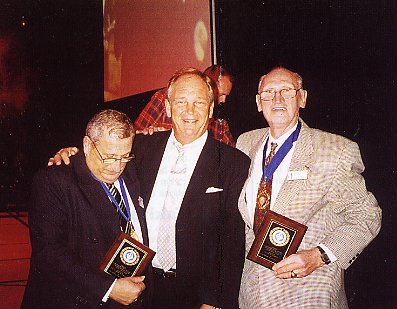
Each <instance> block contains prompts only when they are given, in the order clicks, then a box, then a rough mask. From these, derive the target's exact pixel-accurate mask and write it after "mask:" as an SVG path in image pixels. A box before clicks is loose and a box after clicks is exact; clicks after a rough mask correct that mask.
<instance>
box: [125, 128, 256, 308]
mask: <svg viewBox="0 0 397 309" xmlns="http://www.w3.org/2000/svg"><path fill="white" fill-rule="evenodd" d="M169 135H170V131H168V132H159V133H156V134H154V135H152V136H139V135H138V136H136V139H135V142H134V146H133V147H134V154H135V157H136V163H137V164H136V166H137V168H138V178H139V180H140V183H141V196H142V197H143V199H144V203H145V205H146V206H147V204H148V202H149V199H150V196H151V193H152V189H153V186H154V183H155V180H156V176H157V172H158V170H159V166H160V163H161V160H162V157H163V153H164V149H165V146H166V144H167V140H168V137H169ZM249 164H250V160H249V159H248V157H247V156H246V155H244V154H243V153H242V152H240V151H238V150H237V149H235V148H232V147H230V146H227V145H225V144H223V143H221V142H218V141H216V140H214V139H212V138H211V137H209V138H208V139H207V141H206V143H205V145H204V148H203V150H202V152H201V155H200V157H199V159H198V161H197V165H196V167H195V170H194V172H193V175H192V177H191V179H190V183H189V185H188V187H187V189H186V193H185V196H184V199H183V202H182V205H181V208H180V211H179V214H178V218H177V222H176V258H177V279H176V280H177V285H178V293H179V294H180V297H178V300H176V301H179V303H176V306H177V307H178V308H187V307H188V308H192V307H190V304H195V305H197V306H198V305H199V304H202V303H206V304H210V305H218V306H221V307H222V308H224V309H225V308H238V302H237V300H238V291H239V287H240V278H241V273H242V268H243V264H244V240H245V238H244V223H243V221H242V218H241V216H240V214H239V212H238V207H237V201H238V197H239V194H240V192H241V189H242V186H243V184H244V181H245V179H246V177H247V174H248V167H249ZM209 187H215V188H221V189H223V191H221V192H217V193H206V190H207V189H208V188H209ZM178 296H179V295H178ZM187 304H189V305H187ZM177 307H176V308H177Z"/></svg>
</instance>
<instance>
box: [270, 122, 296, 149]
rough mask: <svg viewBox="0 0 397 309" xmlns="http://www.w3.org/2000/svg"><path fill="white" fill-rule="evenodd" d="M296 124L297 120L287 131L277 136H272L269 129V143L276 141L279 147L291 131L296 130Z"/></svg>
mask: <svg viewBox="0 0 397 309" xmlns="http://www.w3.org/2000/svg"><path fill="white" fill-rule="evenodd" d="M297 126H298V122H296V124H295V125H294V126H293V127H292V128H291V129H289V130H288V131H287V132H285V133H284V134H283V135H281V136H280V137H279V138H274V137H273V136H272V134H271V133H270V130H269V143H277V145H278V146H279V147H280V146H281V145H282V144H283V143H284V142H285V140H286V139H287V138H288V137H289V136H290V135H291V133H292V132H294V131H295V130H296V127H297ZM279 147H278V148H279Z"/></svg>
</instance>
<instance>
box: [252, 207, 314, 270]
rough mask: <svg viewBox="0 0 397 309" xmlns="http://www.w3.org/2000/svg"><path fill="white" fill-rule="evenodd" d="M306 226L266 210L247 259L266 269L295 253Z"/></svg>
mask: <svg viewBox="0 0 397 309" xmlns="http://www.w3.org/2000/svg"><path fill="white" fill-rule="evenodd" d="M306 230H307V226H305V225H303V224H301V223H299V222H296V221H294V220H291V219H289V218H287V217H284V216H282V215H280V214H278V213H276V212H273V211H271V210H268V211H267V212H266V215H265V218H264V221H263V224H262V226H261V229H260V231H259V233H258V235H257V236H256V237H255V240H254V242H253V244H252V247H251V249H250V251H249V253H248V256H247V258H248V259H249V260H251V261H254V262H256V263H258V264H261V265H263V266H265V267H267V268H270V269H271V268H272V266H273V265H274V264H276V263H278V262H280V261H281V260H282V259H284V258H286V257H287V256H289V255H291V254H293V253H296V251H297V250H298V247H299V245H300V243H301V242H302V239H303V236H304V235H305V233H306Z"/></svg>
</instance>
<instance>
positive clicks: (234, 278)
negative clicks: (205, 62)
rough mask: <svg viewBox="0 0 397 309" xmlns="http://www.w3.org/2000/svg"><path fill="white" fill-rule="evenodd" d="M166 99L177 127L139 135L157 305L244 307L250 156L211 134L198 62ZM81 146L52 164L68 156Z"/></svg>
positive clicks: (210, 100) (207, 86) (208, 93)
mask: <svg viewBox="0 0 397 309" xmlns="http://www.w3.org/2000/svg"><path fill="white" fill-rule="evenodd" d="M167 97H168V99H167V100H166V101H165V106H166V112H167V116H168V117H171V118H172V123H173V129H172V131H168V132H159V133H155V134H154V135H152V136H148V135H147V136H142V135H140V136H137V138H136V140H135V142H134V154H135V156H136V166H137V168H138V178H139V180H140V182H141V192H142V197H143V200H144V203H145V207H146V219H147V222H148V231H149V244H150V247H151V248H152V249H153V250H154V251H156V252H157V254H156V256H155V258H154V259H153V263H152V265H153V269H152V270H153V288H152V289H151V290H152V291H153V295H152V297H151V299H152V301H151V304H150V307H151V308H156V309H157V308H162V309H165V308H186V309H191V308H214V307H222V308H223V309H228V308H238V291H239V287H240V280H241V273H242V268H243V264H244V223H243V221H242V219H241V216H240V214H239V212H238V208H237V201H238V196H239V194H240V191H241V189H242V186H243V184H244V181H245V179H246V177H247V174H248V166H249V159H248V157H247V156H245V155H244V154H243V153H241V152H240V151H238V150H236V149H235V148H233V147H230V146H228V145H226V144H224V143H221V142H219V141H216V140H214V139H213V138H211V137H209V136H208V132H207V129H208V123H209V118H210V117H211V116H212V112H213V108H214V93H213V89H212V87H211V80H210V79H209V77H208V76H206V75H205V74H203V73H202V72H200V71H199V70H197V69H194V68H185V69H182V70H180V71H178V72H176V73H175V74H174V76H173V77H172V78H171V79H170V81H169V83H168V93H167ZM76 151H77V149H76V148H74V147H71V148H66V149H63V150H61V152H60V154H59V155H56V156H55V160H54V159H50V162H49V163H50V164H52V163H53V162H55V163H56V164H60V163H61V156H62V159H63V160H64V161H65V163H67V162H68V161H69V158H68V156H70V155H71V154H74V153H75V152H76Z"/></svg>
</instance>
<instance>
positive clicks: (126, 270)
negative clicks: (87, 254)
mask: <svg viewBox="0 0 397 309" xmlns="http://www.w3.org/2000/svg"><path fill="white" fill-rule="evenodd" d="M154 255H155V252H154V251H153V250H151V249H150V248H149V247H147V246H145V245H144V244H142V243H140V242H139V241H137V240H135V239H134V238H132V237H131V236H130V235H128V234H126V233H120V234H119V236H118V237H117V238H116V240H115V241H114V243H113V245H112V246H111V247H110V249H109V250H108V252H107V253H106V255H105V257H104V259H103V260H102V262H101V264H100V266H99V268H100V270H102V271H104V272H106V273H108V274H110V275H113V276H115V277H116V278H124V277H132V276H140V275H142V274H143V273H144V271H145V269H146V267H147V265H148V264H149V263H150V262H151V261H152V259H153V257H154Z"/></svg>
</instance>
